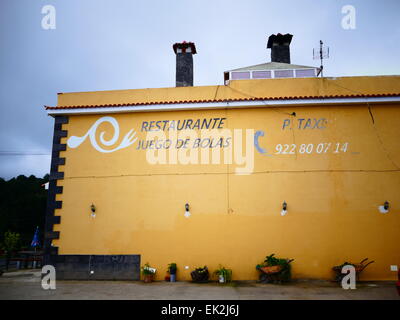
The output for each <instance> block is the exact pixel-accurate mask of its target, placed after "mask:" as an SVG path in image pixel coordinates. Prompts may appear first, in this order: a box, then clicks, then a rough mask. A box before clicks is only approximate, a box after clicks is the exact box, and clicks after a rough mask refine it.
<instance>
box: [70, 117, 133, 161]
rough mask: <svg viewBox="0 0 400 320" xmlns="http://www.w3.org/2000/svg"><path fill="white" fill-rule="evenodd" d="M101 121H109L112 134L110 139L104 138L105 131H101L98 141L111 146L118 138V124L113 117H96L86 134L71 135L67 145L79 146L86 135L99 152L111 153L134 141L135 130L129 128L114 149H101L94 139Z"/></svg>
mask: <svg viewBox="0 0 400 320" xmlns="http://www.w3.org/2000/svg"><path fill="white" fill-rule="evenodd" d="M103 122H108V123H111V125H112V126H113V128H114V135H113V137H112V138H111V139H110V140H105V139H104V134H105V132H104V131H103V132H101V133H100V142H101V144H102V145H104V146H107V147H111V146H113V145H114V144H115V143H116V142H117V140H118V138H119V125H118V122H117V120H115V118H113V117H102V118H100V119H98V120H97V121H96V122H95V123H94V124H93V125H92V126H91V127H90V129H89V130H88V132H86V134H85V135H84V136H82V137H77V136H72V137H70V138H69V139H68V141H67V145H68V147H69V148H77V147H79V146H80V145H81V144H82V143H83V142H84V141H85V140H86V138H87V137H89V139H90V143H91V144H92V146H93V148H95V149H96V150H97V151H99V152H103V153H111V152H114V151H117V150H120V149H123V148H127V147H129V146H131V145H132V144H133V143H135V141H136V140H137V137H136V138H135V136H136V132H135V131H134V130H133V129H131V130H130V131H129V132H128V133H127V134H126V135H125V136H124V138H123V140H122V141H121V143H120V144H119V145H118V146H117V147H115V148H114V149H103V148H102V147H101V146H100V145H99V144H98V143H97V140H96V131H97V128H98V126H99V125H101V124H102V123H103Z"/></svg>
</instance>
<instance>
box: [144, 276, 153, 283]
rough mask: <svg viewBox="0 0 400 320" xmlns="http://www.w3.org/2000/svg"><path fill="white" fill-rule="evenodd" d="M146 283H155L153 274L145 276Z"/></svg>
mask: <svg viewBox="0 0 400 320" xmlns="http://www.w3.org/2000/svg"><path fill="white" fill-rule="evenodd" d="M144 282H145V283H150V282H153V275H152V274H145V275H144Z"/></svg>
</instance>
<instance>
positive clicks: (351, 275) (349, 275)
mask: <svg viewBox="0 0 400 320" xmlns="http://www.w3.org/2000/svg"><path fill="white" fill-rule="evenodd" d="M341 272H342V274H346V275H345V276H344V277H343V278H342V283H341V284H342V288H343V289H345V290H348V289H356V268H355V267H354V266H353V265H350V264H347V265H345V266H343V268H342V271H341Z"/></svg>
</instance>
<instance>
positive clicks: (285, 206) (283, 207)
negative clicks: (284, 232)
mask: <svg viewBox="0 0 400 320" xmlns="http://www.w3.org/2000/svg"><path fill="white" fill-rule="evenodd" d="M286 213H287V203H286V201H283V203H282V211H281V216H284V215H285V214H286Z"/></svg>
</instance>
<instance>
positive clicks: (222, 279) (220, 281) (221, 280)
mask: <svg viewBox="0 0 400 320" xmlns="http://www.w3.org/2000/svg"><path fill="white" fill-rule="evenodd" d="M219 283H225V277H224V276H223V275H220V276H219Z"/></svg>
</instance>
